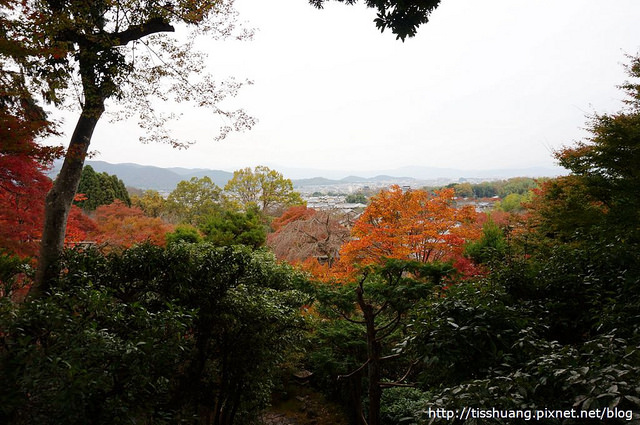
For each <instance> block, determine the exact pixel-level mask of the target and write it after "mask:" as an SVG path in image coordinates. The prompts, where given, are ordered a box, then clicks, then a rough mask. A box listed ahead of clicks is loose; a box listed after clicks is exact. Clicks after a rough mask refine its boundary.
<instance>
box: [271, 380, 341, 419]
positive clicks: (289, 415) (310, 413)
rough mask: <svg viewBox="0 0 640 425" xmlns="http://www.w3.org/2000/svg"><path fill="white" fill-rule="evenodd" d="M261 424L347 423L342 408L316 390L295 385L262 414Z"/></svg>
mask: <svg viewBox="0 0 640 425" xmlns="http://www.w3.org/2000/svg"><path fill="white" fill-rule="evenodd" d="M262 424H263V425H325V424H327V425H329V424H331V425H348V424H349V421H348V420H347V417H346V415H345V413H344V412H343V411H342V408H341V407H340V406H338V405H337V404H335V403H332V402H330V401H328V400H327V399H326V398H325V397H324V396H323V395H322V394H320V393H318V392H317V391H315V390H313V389H311V388H307V387H299V386H297V387H296V388H295V390H294V391H293V393H292V394H291V396H290V397H289V398H287V399H286V400H282V401H280V402H278V403H277V404H274V405H273V406H272V407H271V408H270V409H268V410H267V411H266V412H265V413H264V414H263V415H262Z"/></svg>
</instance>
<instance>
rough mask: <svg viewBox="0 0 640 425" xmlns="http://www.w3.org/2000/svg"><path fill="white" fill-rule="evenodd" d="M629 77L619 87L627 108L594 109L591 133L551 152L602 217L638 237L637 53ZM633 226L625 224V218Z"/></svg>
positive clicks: (639, 139)
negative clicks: (600, 209)
mask: <svg viewBox="0 0 640 425" xmlns="http://www.w3.org/2000/svg"><path fill="white" fill-rule="evenodd" d="M629 59H630V64H629V65H628V66H627V73H628V74H629V77H631V78H632V81H628V82H626V83H625V84H623V85H622V86H621V88H622V89H623V90H624V91H625V92H626V94H627V99H626V101H625V103H626V105H627V108H626V109H625V110H622V111H620V112H618V113H616V114H611V115H609V114H595V115H594V116H593V117H592V118H591V123H590V126H589V127H590V128H589V130H590V131H591V134H592V136H591V137H590V138H589V139H587V140H585V141H582V142H579V143H577V144H576V145H575V146H573V147H566V148H564V149H562V150H560V151H559V152H557V153H556V158H557V159H558V161H559V163H560V165H562V166H563V167H565V168H568V169H569V170H571V172H572V175H573V176H575V178H576V179H577V180H578V181H579V182H580V183H581V184H582V185H583V186H584V190H585V193H586V194H587V195H588V196H589V198H590V199H591V200H592V202H596V203H599V204H600V205H601V206H602V207H603V211H604V212H605V215H604V216H603V219H604V220H605V222H606V223H607V225H608V226H611V227H613V228H615V229H616V233H617V234H626V235H628V236H629V237H634V238H635V239H636V240H638V238H639V237H640V233H639V231H640V227H639V226H638V225H637V223H638V222H640V195H639V194H640V82H639V81H640V56H636V57H631V58H629ZM634 222H635V223H636V226H631V227H629V223H634Z"/></svg>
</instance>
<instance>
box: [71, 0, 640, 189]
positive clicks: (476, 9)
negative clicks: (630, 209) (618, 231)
mask: <svg viewBox="0 0 640 425" xmlns="http://www.w3.org/2000/svg"><path fill="white" fill-rule="evenodd" d="M236 8H237V9H238V11H239V20H240V21H242V22H246V25H247V26H248V27H253V28H255V29H256V33H255V36H254V38H253V40H252V41H241V42H240V41H227V42H202V43H201V44H200V47H201V48H202V49H203V50H205V51H207V53H208V54H209V59H208V64H209V71H210V72H212V73H213V74H214V75H216V76H220V77H221V78H223V77H226V76H235V77H237V78H239V79H244V78H246V79H249V80H252V81H253V84H252V85H251V86H247V87H244V88H243V89H242V90H241V92H240V93H239V95H238V96H237V98H235V99H233V100H232V101H231V102H230V103H229V104H228V106H231V107H242V108H244V109H245V110H246V111H247V112H248V113H249V114H251V115H252V116H254V117H255V118H256V119H257V120H258V123H257V125H256V126H255V127H254V128H253V129H252V130H250V131H247V132H244V133H232V134H230V135H229V136H228V137H227V138H226V139H225V140H223V141H215V140H213V139H214V137H215V134H216V131H217V128H215V125H213V124H212V120H211V117H210V116H209V115H208V114H207V113H206V112H205V111H201V110H195V109H193V108H191V109H184V110H183V111H182V112H184V113H185V117H186V119H185V120H184V122H182V123H181V124H180V126H179V127H178V132H179V133H180V134H184V135H185V137H186V138H188V139H194V140H197V143H196V144H194V145H193V146H191V147H190V148H189V149H187V150H175V149H173V148H171V147H169V146H166V145H161V144H141V143H139V142H138V140H137V139H138V136H139V130H138V128H137V125H136V124H135V123H133V122H119V123H111V122H109V121H108V120H107V119H102V120H101V121H100V122H99V124H98V126H97V128H96V131H95V133H94V137H93V140H92V145H91V148H90V149H91V150H92V151H94V152H95V155H94V157H93V158H92V159H94V160H102V161H107V162H111V163H124V162H134V163H138V164H144V165H155V166H160V167H186V168H211V169H221V170H226V171H233V170H235V169H239V168H243V167H248V166H251V167H252V166H256V165H268V166H270V167H271V168H275V169H278V170H285V173H284V174H285V176H287V177H291V178H299V177H304V176H306V177H311V176H312V175H318V173H317V172H316V171H317V170H334V171H335V172H337V173H340V172H341V171H337V170H344V171H345V173H346V172H348V173H353V172H358V171H361V172H364V171H368V170H392V169H395V168H399V167H406V166H424V167H439V168H457V169H479V170H487V169H504V168H527V167H552V166H553V165H554V163H555V162H554V160H553V157H552V152H553V151H554V150H557V149H560V148H561V147H562V146H567V145H571V144H572V143H573V142H575V141H577V140H581V139H583V138H584V137H587V136H588V133H587V131H586V130H585V127H586V125H587V122H588V115H589V114H593V113H594V112H598V113H612V112H616V111H618V110H620V108H621V107H622V103H621V100H622V99H623V94H622V92H621V91H619V90H618V89H617V88H616V86H617V85H619V84H621V83H622V82H623V81H624V80H625V79H626V74H625V73H624V68H623V64H624V63H625V62H626V58H625V55H627V54H631V55H635V54H636V53H638V52H639V51H640V25H638V17H640V1H637V0H616V1H611V2H604V1H602V0H562V1H557V0H484V1H478V0H442V3H441V5H440V7H439V8H438V9H437V10H436V11H435V12H434V13H433V14H432V15H431V21H430V22H429V23H428V24H426V25H423V26H421V27H420V28H419V30H418V35H417V36H416V37H414V38H411V39H407V40H406V41H405V42H404V43H403V42H401V41H400V40H396V38H395V36H394V35H393V34H391V32H384V33H380V32H379V30H378V29H376V27H375V25H374V23H373V19H374V18H375V11H373V10H372V9H367V8H366V7H365V6H364V5H362V4H358V5H355V6H346V5H343V4H340V3H327V5H326V6H325V8H324V9H323V10H318V9H315V8H314V7H312V6H310V5H309V4H308V2H307V1H306V0H269V1H264V0H236ZM180 108H182V106H181V107H180ZM64 117H65V125H64V127H63V128H64V129H66V130H67V134H66V136H65V137H68V135H69V134H70V132H71V129H72V127H73V124H75V119H76V115H75V114H74V113H69V112H65V113H64ZM60 141H61V142H64V139H61V140H59V142H60ZM345 175H346V174H345Z"/></svg>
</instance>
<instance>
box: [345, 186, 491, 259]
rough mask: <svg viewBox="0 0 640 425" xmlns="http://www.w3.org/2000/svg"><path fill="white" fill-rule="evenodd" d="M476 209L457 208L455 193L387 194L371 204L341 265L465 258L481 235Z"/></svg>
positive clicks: (394, 190) (398, 190)
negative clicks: (469, 244) (471, 243)
mask: <svg viewBox="0 0 640 425" xmlns="http://www.w3.org/2000/svg"><path fill="white" fill-rule="evenodd" d="M475 221H476V212H475V210H474V209H473V207H470V206H467V207H463V208H456V206H455V205H454V191H453V189H443V190H440V191H436V192H435V194H433V195H432V194H430V193H428V192H426V191H423V190H408V191H403V190H402V189H401V188H400V187H398V186H393V187H392V188H391V189H389V190H384V191H382V192H380V193H379V194H378V195H376V196H374V197H372V198H371V202H370V204H369V206H368V207H367V209H366V210H365V211H364V213H363V214H362V216H361V217H360V218H359V219H358V220H357V221H356V223H355V224H354V226H353V229H352V231H351V236H352V240H351V241H349V242H348V243H346V244H345V245H344V246H343V247H342V250H341V251H340V256H341V259H340V260H341V262H347V263H349V264H351V263H352V264H360V265H366V264H372V263H381V261H382V260H383V259H384V258H396V259H411V260H417V261H421V262H431V261H446V260H451V259H454V258H456V257H457V256H459V255H461V253H462V250H463V246H464V244H465V242H466V241H468V240H470V239H475V238H477V237H478V236H479V234H480V229H479V228H478V226H477V225H476V223H475Z"/></svg>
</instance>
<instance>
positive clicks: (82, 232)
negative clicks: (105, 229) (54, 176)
mask: <svg viewBox="0 0 640 425" xmlns="http://www.w3.org/2000/svg"><path fill="white" fill-rule="evenodd" d="M18 136H19V134H18V135H13V134H12V135H11V137H9V138H8V139H7V143H6V145H3V148H2V152H1V154H0V248H2V249H5V250H7V251H9V252H12V253H14V254H16V255H19V256H35V255H36V254H37V251H38V241H39V239H40V238H41V236H42V223H43V216H44V199H45V196H46V194H47V191H48V190H49V189H50V188H51V180H49V178H48V177H47V176H46V175H45V174H44V171H45V170H46V166H47V163H48V162H49V160H50V158H51V155H52V154H53V152H54V151H51V150H48V149H41V148H40V147H39V146H38V145H37V144H36V143H35V142H33V141H32V140H30V139H24V140H18V139H16V138H15V137H18ZM3 142H4V141H3ZM92 228H93V223H92V222H91V220H90V219H89V218H88V217H86V216H85V215H84V214H82V212H81V211H80V210H79V208H77V207H73V208H72V209H71V214H70V218H69V221H68V223H67V232H68V234H67V238H66V242H72V241H82V240H84V239H85V238H86V233H87V232H88V231H90V230H92Z"/></svg>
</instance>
